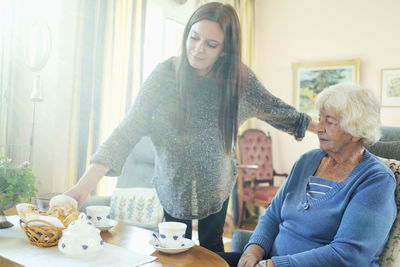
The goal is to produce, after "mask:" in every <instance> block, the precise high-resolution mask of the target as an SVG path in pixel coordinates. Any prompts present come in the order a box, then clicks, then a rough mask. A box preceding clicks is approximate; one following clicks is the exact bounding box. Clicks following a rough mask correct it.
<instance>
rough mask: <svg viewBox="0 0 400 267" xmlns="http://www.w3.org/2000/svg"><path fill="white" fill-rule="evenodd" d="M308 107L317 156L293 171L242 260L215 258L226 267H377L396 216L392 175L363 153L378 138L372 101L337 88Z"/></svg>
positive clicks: (362, 92)
mask: <svg viewBox="0 0 400 267" xmlns="http://www.w3.org/2000/svg"><path fill="white" fill-rule="evenodd" d="M316 106H317V108H318V110H319V123H318V125H317V134H318V138H319V142H320V149H315V150H312V151H310V152H308V153H306V154H304V155H303V156H302V157H301V158H300V159H299V160H298V161H297V162H296V163H295V165H294V166H293V168H292V170H291V173H290V175H289V177H288V179H287V181H286V183H285V184H284V185H283V186H282V188H281V189H280V190H279V192H278V194H277V195H276V197H275V198H274V200H273V201H272V203H271V205H270V206H269V208H268V209H267V211H266V212H265V214H264V215H263V216H261V217H260V221H259V223H258V225H257V227H256V229H255V231H254V233H253V235H252V236H251V238H250V240H249V242H248V244H247V245H246V247H245V250H244V252H243V254H241V253H240V254H239V253H237V254H235V253H226V254H222V256H223V257H224V258H225V259H226V260H227V261H228V262H229V263H230V265H231V266H236V265H237V266H258V265H257V264H258V263H259V261H260V260H262V259H268V260H267V261H266V266H307V267H310V266H324V267H328V266H334V267H338V266H352V267H353V266H362V267H366V266H378V263H377V261H378V258H379V255H380V253H381V252H382V249H383V246H384V244H385V242H386V240H387V238H388V235H389V231H390V228H391V226H392V224H393V221H394V219H395V216H396V205H395V200H394V191H395V186H396V183H395V179H394V176H393V173H392V172H391V171H390V170H389V169H388V168H387V167H386V166H385V165H384V164H383V163H382V162H381V161H380V160H379V159H378V158H377V157H376V156H374V155H373V154H371V153H370V152H368V150H367V149H365V148H364V145H366V144H373V143H374V142H376V141H377V140H378V139H379V138H380V131H379V126H380V119H379V115H380V114H379V113H380V112H379V104H378V101H377V100H376V98H375V96H374V94H373V93H372V92H371V91H369V90H366V89H362V88H360V87H358V86H357V85H355V84H349V83H343V84H339V85H335V86H332V87H329V88H327V89H325V90H324V91H323V92H322V93H320V94H319V96H318V98H317V101H316ZM239 258H240V260H239ZM238 260H239V263H238ZM264 264H265V261H264V262H263V264H261V265H264Z"/></svg>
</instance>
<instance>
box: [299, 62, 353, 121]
mask: <svg viewBox="0 0 400 267" xmlns="http://www.w3.org/2000/svg"><path fill="white" fill-rule="evenodd" d="M292 71H293V95H294V103H293V105H294V106H295V107H296V108H297V109H298V110H299V111H301V112H305V113H307V114H309V115H310V116H312V117H316V116H317V115H318V111H317V110H316V109H315V108H314V103H315V100H316V98H317V95H318V94H319V93H320V92H321V91H322V90H323V89H324V88H326V87H328V86H331V85H334V84H337V83H341V82H345V81H351V82H355V83H358V82H359V76H360V59H349V60H340V61H316V62H297V63H293V64H292Z"/></svg>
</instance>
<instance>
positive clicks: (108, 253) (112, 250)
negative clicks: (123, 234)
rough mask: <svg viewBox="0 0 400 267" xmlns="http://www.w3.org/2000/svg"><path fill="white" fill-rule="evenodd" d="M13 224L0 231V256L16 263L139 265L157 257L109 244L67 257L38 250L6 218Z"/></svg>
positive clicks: (12, 219)
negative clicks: (88, 253) (91, 253)
mask: <svg viewBox="0 0 400 267" xmlns="http://www.w3.org/2000/svg"><path fill="white" fill-rule="evenodd" d="M7 220H8V221H9V222H11V223H13V224H14V226H13V227H11V228H8V229H0V256H2V257H4V258H7V259H9V260H12V261H14V262H16V263H18V264H21V265H25V266H29V267H30V266H32V267H36V266H38V267H46V266H57V267H61V266H69V267H71V266H74V267H81V266H82V267H83V266H97V267H100V266H139V265H142V264H145V263H148V262H151V261H154V260H155V259H156V257H153V256H149V255H143V254H139V253H136V252H133V251H131V250H129V249H126V248H121V247H118V246H115V245H112V244H109V243H105V244H104V248H103V249H102V250H100V251H98V252H97V253H95V254H93V255H88V256H83V257H69V256H66V255H64V254H63V253H61V252H60V251H59V250H58V247H57V246H55V247H50V248H41V247H37V246H34V245H31V244H30V243H29V240H28V238H27V237H26V236H25V233H24V231H23V230H22V229H21V227H20V226H19V217H18V216H7Z"/></svg>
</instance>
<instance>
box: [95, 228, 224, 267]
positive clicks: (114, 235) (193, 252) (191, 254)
mask: <svg viewBox="0 0 400 267" xmlns="http://www.w3.org/2000/svg"><path fill="white" fill-rule="evenodd" d="M101 237H102V238H103V240H104V241H105V242H108V243H111V244H114V245H117V246H120V247H124V248H128V249H131V250H133V251H135V252H139V253H142V254H147V255H149V254H151V255H152V256H155V257H157V260H156V261H155V262H151V263H148V264H145V265H142V266H152V267H153V266H167V267H169V266H171V267H172V266H188V267H189V266H190V267H197V266H198V267H206V266H216V267H218V266H221V267H222V266H228V264H227V263H226V262H225V261H224V260H223V259H222V258H221V257H220V256H218V255H217V254H216V253H214V252H212V251H210V250H208V249H206V248H203V247H200V246H198V245H195V246H194V247H192V248H191V249H189V250H188V251H185V252H183V253H179V254H165V253H162V252H158V251H157V250H155V249H154V248H153V246H152V245H150V244H149V240H151V239H152V238H153V237H152V232H151V231H148V230H146V229H142V228H139V227H134V226H129V225H125V224H118V225H117V226H115V227H113V228H112V229H110V230H109V231H107V232H102V233H101Z"/></svg>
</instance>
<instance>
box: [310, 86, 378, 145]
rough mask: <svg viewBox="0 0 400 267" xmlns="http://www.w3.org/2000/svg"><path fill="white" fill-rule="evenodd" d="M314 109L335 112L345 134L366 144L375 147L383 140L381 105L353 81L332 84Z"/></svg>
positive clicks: (325, 90)
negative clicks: (374, 145)
mask: <svg viewBox="0 0 400 267" xmlns="http://www.w3.org/2000/svg"><path fill="white" fill-rule="evenodd" d="M315 106H316V108H317V110H321V109H322V108H325V109H330V110H332V111H333V112H335V113H336V115H337V116H338V117H339V121H340V126H341V128H342V129H343V131H345V132H347V133H349V134H351V135H352V136H355V137H360V138H361V142H362V143H363V144H364V145H372V144H374V143H376V142H377V141H378V140H379V138H380V137H381V131H380V126H381V121H380V106H379V102H378V100H377V98H376V96H375V94H374V93H373V92H372V91H371V90H369V89H365V88H361V87H360V86H358V85H357V84H355V83H350V82H344V83H339V84H336V85H332V86H330V87H327V88H325V89H324V90H323V91H322V92H321V93H319V95H318V97H317V100H316V102H315Z"/></svg>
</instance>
